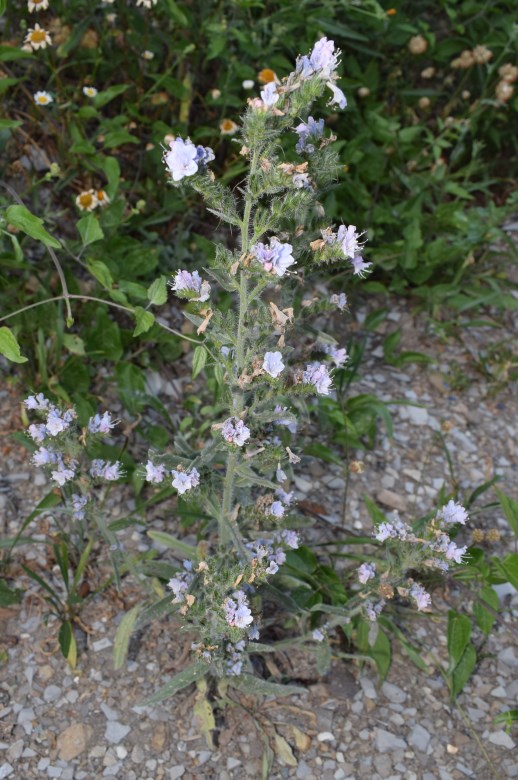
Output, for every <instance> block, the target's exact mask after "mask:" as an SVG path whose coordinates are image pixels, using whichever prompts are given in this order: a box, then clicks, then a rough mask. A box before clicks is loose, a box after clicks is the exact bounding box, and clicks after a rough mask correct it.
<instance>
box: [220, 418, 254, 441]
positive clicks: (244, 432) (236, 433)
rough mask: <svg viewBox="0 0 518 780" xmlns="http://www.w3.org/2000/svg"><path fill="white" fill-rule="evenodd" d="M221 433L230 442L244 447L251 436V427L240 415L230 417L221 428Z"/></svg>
mask: <svg viewBox="0 0 518 780" xmlns="http://www.w3.org/2000/svg"><path fill="white" fill-rule="evenodd" d="M221 435H222V436H223V438H224V439H225V441H227V442H228V443H229V444H237V446H238V447H242V446H243V444H244V443H245V441H246V440H247V439H249V438H250V428H247V427H246V425H245V424H244V422H243V420H240V419H239V418H238V417H228V418H227V419H226V420H225V422H224V423H223V426H222V428H221Z"/></svg>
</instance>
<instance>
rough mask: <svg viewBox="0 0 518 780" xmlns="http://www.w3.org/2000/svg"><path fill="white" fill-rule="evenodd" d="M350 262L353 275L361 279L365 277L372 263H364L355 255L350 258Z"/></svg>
mask: <svg viewBox="0 0 518 780" xmlns="http://www.w3.org/2000/svg"><path fill="white" fill-rule="evenodd" d="M350 260H351V264H352V267H353V273H354V275H355V276H359V277H360V279H363V278H364V277H365V271H368V270H369V268H370V267H371V265H372V263H365V262H364V260H363V257H362V256H361V255H355V256H354V257H353V258H350Z"/></svg>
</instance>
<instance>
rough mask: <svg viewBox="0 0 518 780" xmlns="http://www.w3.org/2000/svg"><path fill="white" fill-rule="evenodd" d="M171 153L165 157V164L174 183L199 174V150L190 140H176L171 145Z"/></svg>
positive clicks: (167, 153)
mask: <svg viewBox="0 0 518 780" xmlns="http://www.w3.org/2000/svg"><path fill="white" fill-rule="evenodd" d="M169 146H170V149H171V151H169V152H166V153H165V155H164V162H165V164H166V166H167V169H168V170H169V173H170V174H171V176H172V179H173V181H180V180H181V179H183V178H184V177H185V176H194V174H195V173H197V172H198V162H197V159H198V150H197V148H196V147H195V145H194V144H193V143H192V141H190V140H189V138H188V139H187V140H186V141H184V140H183V139H182V138H175V139H174V141H171V143H170V144H169Z"/></svg>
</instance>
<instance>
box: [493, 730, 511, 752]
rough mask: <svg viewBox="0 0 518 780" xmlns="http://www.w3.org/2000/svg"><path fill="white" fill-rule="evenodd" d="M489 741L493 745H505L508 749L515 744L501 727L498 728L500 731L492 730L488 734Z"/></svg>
mask: <svg viewBox="0 0 518 780" xmlns="http://www.w3.org/2000/svg"><path fill="white" fill-rule="evenodd" d="M489 741H490V742H492V744H493V745H500V746H501V747H505V748H507V749H508V750H512V749H513V748H514V745H515V743H514V742H513V740H512V739H511V737H510V736H509V734H508V733H507V731H504V730H503V729H500V731H494V732H493V733H492V734H490V735H489Z"/></svg>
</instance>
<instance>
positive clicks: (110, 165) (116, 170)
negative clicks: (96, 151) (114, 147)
mask: <svg viewBox="0 0 518 780" xmlns="http://www.w3.org/2000/svg"><path fill="white" fill-rule="evenodd" d="M98 165H99V166H100V167H101V168H102V170H103V172H104V175H105V176H106V178H107V179H108V184H107V186H106V192H107V194H108V197H109V198H110V199H111V200H113V198H114V197H115V193H116V192H117V189H118V186H119V181H120V177H121V167H120V165H119V161H118V160H117V158H116V157H103V158H102V159H101V160H100V161H99V162H98Z"/></svg>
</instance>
